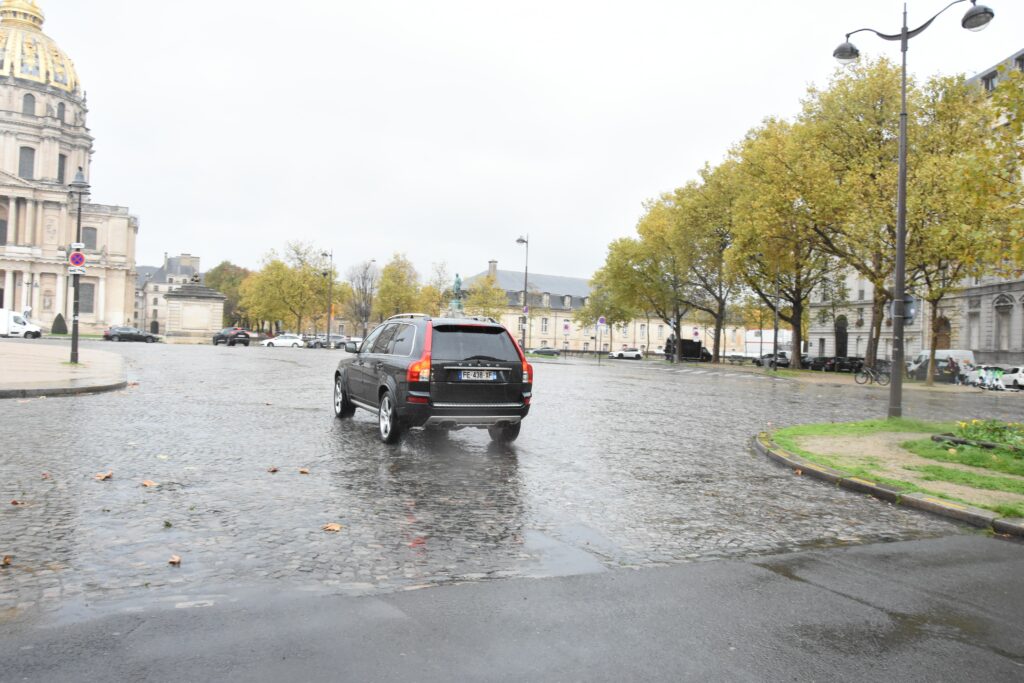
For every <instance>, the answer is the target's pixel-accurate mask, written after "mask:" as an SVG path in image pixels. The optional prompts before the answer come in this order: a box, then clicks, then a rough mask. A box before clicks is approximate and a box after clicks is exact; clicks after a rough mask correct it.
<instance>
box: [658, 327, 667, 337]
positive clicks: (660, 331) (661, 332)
mask: <svg viewBox="0 0 1024 683" xmlns="http://www.w3.org/2000/svg"><path fill="white" fill-rule="evenodd" d="M664 337H665V326H664V325H658V339H664Z"/></svg>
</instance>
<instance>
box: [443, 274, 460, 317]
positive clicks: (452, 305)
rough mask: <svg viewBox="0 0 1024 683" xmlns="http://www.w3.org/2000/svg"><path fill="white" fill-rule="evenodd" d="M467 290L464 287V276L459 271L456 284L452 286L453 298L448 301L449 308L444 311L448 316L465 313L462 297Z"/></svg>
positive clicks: (456, 275)
mask: <svg viewBox="0 0 1024 683" xmlns="http://www.w3.org/2000/svg"><path fill="white" fill-rule="evenodd" d="M464 294H465V292H464V291H463V289H462V278H461V277H459V274H458V273H455V285H454V286H453V287H452V298H451V300H449V301H448V309H447V310H446V311H445V312H444V314H445V316H446V317H449V318H459V317H462V316H463V315H465V309H464V308H463V306H462V297H463V295H464Z"/></svg>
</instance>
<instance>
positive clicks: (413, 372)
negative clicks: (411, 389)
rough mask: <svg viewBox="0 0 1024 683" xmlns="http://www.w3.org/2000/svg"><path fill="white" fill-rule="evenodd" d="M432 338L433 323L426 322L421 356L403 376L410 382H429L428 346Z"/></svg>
mask: <svg viewBox="0 0 1024 683" xmlns="http://www.w3.org/2000/svg"><path fill="white" fill-rule="evenodd" d="M433 337H434V326H433V323H431V322H428V323H427V327H426V333H425V336H424V338H423V355H422V356H420V359H419V360H418V361H416V362H414V363H413V364H412V365H410V366H409V371H408V372H407V373H406V376H405V377H406V379H407V380H409V381H410V382H429V381H430V344H431V342H432V341H433Z"/></svg>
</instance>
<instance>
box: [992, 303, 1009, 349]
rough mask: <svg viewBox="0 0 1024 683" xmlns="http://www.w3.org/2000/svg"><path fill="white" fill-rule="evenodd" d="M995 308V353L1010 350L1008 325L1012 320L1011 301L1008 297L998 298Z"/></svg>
mask: <svg viewBox="0 0 1024 683" xmlns="http://www.w3.org/2000/svg"><path fill="white" fill-rule="evenodd" d="M995 307H996V330H995V333H996V338H995V342H996V343H995V347H996V350H997V351H1009V350H1010V324H1011V320H1012V318H1013V299H1011V298H1010V297H1008V296H1005V295H1004V296H1000V297H999V298H998V299H996V301H995Z"/></svg>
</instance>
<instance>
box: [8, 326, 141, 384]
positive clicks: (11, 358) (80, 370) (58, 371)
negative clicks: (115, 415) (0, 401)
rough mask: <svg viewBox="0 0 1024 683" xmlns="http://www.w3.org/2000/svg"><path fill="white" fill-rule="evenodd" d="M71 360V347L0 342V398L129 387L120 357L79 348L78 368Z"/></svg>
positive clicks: (28, 341) (15, 341) (27, 342)
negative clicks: (69, 360)
mask: <svg viewBox="0 0 1024 683" xmlns="http://www.w3.org/2000/svg"><path fill="white" fill-rule="evenodd" d="M69 357H70V346H65V345H59V346H58V345H56V344H42V343H39V342H38V341H33V340H23V339H0V398H30V397H33V396H66V395H69V394H82V393H93V392H98V391H113V390H115V389H123V388H124V387H125V386H127V384H128V382H127V380H126V378H125V367H124V358H123V357H122V356H120V355H119V354H116V353H108V352H106V351H96V350H94V349H89V348H86V349H83V348H80V349H79V364H78V365H77V366H74V365H71V364H70V363H69V362H68V358H69Z"/></svg>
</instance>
